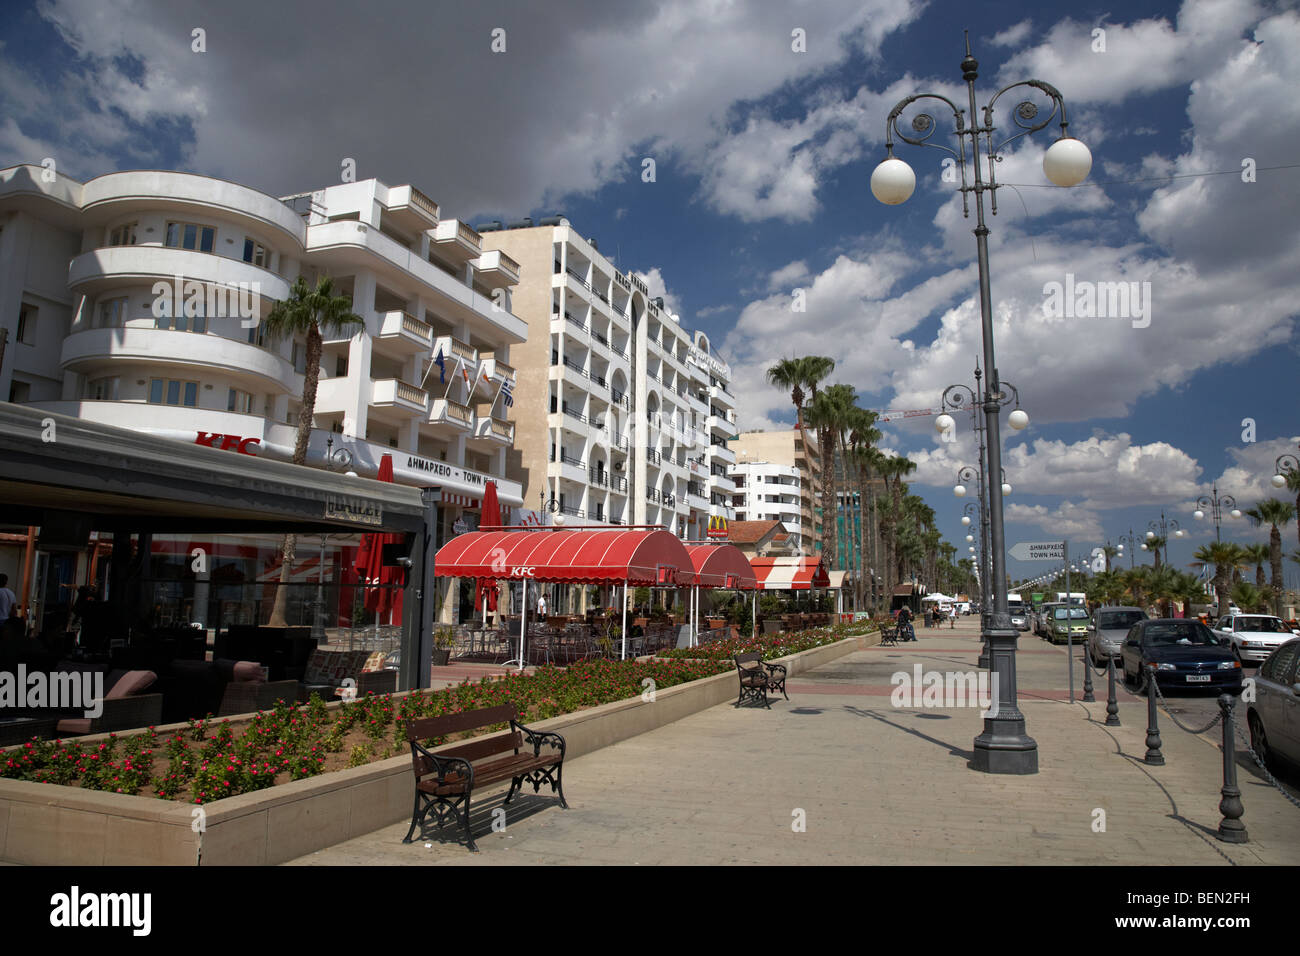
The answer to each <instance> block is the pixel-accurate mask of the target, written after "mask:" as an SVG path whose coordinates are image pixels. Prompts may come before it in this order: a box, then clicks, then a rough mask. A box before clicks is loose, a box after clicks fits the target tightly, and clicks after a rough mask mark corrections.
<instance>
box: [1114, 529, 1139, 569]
mask: <svg viewBox="0 0 1300 956" xmlns="http://www.w3.org/2000/svg"><path fill="white" fill-rule="evenodd" d="M1115 540H1116V541H1117V542H1119V543H1118V544H1117V545H1116V547H1117V548H1118V549H1119V550H1120V552H1121V553H1122V552H1123V551H1124V545H1126V544H1127V545H1128V566H1129V570H1132V569H1133V568H1135V567H1136V566H1137V555H1136V554H1135V553H1134V552H1136V551H1137V550H1138V548H1145V547H1146V545H1144V544H1143V543H1142V541H1141V539H1140V538H1138V537H1137V536H1136V535H1134V534H1133V529H1132V528H1129V529H1128V534H1122V535H1120V536H1119V537H1118V538H1116V539H1115Z"/></svg>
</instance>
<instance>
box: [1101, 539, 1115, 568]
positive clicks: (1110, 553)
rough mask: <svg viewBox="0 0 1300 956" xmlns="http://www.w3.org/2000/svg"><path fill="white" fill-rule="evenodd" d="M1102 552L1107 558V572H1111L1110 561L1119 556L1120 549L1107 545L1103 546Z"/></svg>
mask: <svg viewBox="0 0 1300 956" xmlns="http://www.w3.org/2000/svg"><path fill="white" fill-rule="evenodd" d="M1101 551H1102V554H1103V555H1105V558H1106V570H1107V571H1109V570H1110V559H1111V558H1113V557H1115V556H1116V555H1117V554H1119V548H1117V547H1115V546H1114V545H1112V544H1107V545H1102V549H1101Z"/></svg>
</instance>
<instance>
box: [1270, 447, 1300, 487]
mask: <svg viewBox="0 0 1300 956" xmlns="http://www.w3.org/2000/svg"><path fill="white" fill-rule="evenodd" d="M1273 468H1274V472H1273V477H1272V478H1270V479H1269V481H1271V482H1272V484H1273V487H1274V488H1285V487H1286V482H1287V478H1289V477H1290V476H1291V475H1294V474H1300V458H1297V457H1296V456H1295V455H1278V456H1277V460H1276V461H1274V462H1273Z"/></svg>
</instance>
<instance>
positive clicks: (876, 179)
mask: <svg viewBox="0 0 1300 956" xmlns="http://www.w3.org/2000/svg"><path fill="white" fill-rule="evenodd" d="M961 74H962V79H963V80H965V81H966V90H967V98H968V107H969V121H968V114H967V110H965V109H962V108H961V107H959V106H958V105H957V104H956V103H954V102H953V101H952V100H950V99H948V97H946V96H943V95H942V94H938V93H919V94H913V95H911V96H908V97H905V98H904V99H902V100H901V101H900V102H899V103H898V105H896V106H895V107H894V108H893V109H892V110H891V111H890V113H889V117H888V118H887V119H886V121H885V151H886V158H885V160H884V161H883V162H882V163H881V164H880V165H879V166H877V167H876V169H875V171H874V172H873V173H872V175H871V192H872V194H873V195H875V197H876V198H877V199H879V200H880V201H881V202H883V203H885V204H887V205H897V204H898V203H902V202H905V201H906V200H907V198H908V197H909V196H911V194H912V191H913V190H914V189H915V188H916V174H915V173H914V172H913V171H912V169H911V167H910V166H908V165H907V163H905V162H903V161H902V160H901V159H897V158H895V156H894V137H895V135H897V137H898V138H899V139H901V140H902V141H903V142H905V143H911V144H912V145H914V146H933V147H935V148H937V149H942V150H944V151H945V152H947V153H948V154H949V155H950V156H952V157H953V158H954V160H955V161H956V166H957V168H958V169H960V170H961V195H962V210H963V212H964V213H965V214H966V215H967V216H969V215H970V204H969V198H970V194H971V193H974V194H975V213H976V227H975V230H974V232H975V241H976V249H977V255H978V262H979V290H980V316H981V332H982V336H983V351H984V363H983V364H984V370H985V373H986V374H987V376H988V380H987V382H986V384H985V388H984V393H983V395H982V396H981V399H982V402H981V404H982V407H983V409H984V422H985V430H986V431H987V443H988V450H987V473H988V474H989V475H990V476H992V475H1000V474H1001V473H1002V440H1001V434H1000V430H999V429H1000V424H1001V423H1000V422H999V420H998V413H999V411H1000V410H1001V404H1000V402H999V399H1000V396H1001V395H1002V388H1001V385H1000V383H999V375H998V366H997V361H996V359H995V356H994V350H993V297H992V291H991V288H990V280H989V250H988V234H989V230H988V226H987V225H985V223H984V193H986V192H987V193H989V194H990V195H989V199H990V207H991V211H992V213H993V214H994V215H997V211H998V207H997V192H996V190H997V179H996V172H995V166H996V162H997V160H998V159H1000V158H1001V153H1002V150H1003V149H1004V148H1005V147H1006V146H1007V145H1008V144H1009V143H1011V142H1013V141H1014V140H1016V139H1019V138H1020V137H1021V136H1025V135H1027V134H1029V133H1033V132H1036V131H1038V130H1041V129H1044V128H1045V127H1047V126H1048V125H1049V124H1051V123H1052V121H1053V120H1055V119H1057V114H1058V113H1059V114H1060V126H1061V136H1060V139H1058V140H1057V141H1056V142H1055V143H1053V144H1052V146H1051V147H1050V148H1049V149H1048V150H1047V152H1046V155H1045V156H1044V157H1043V171H1044V172H1045V173H1046V174H1047V178H1048V179H1050V180H1051V181H1052V182H1053V183H1055V184H1056V185H1058V186H1074V185H1077V184H1078V183H1081V182H1082V181H1083V180H1084V179H1085V178H1086V177H1087V175H1088V171H1089V169H1091V168H1092V156H1091V154H1090V153H1089V152H1088V148H1087V147H1086V146H1084V145H1083V143H1081V142H1079V141H1078V140H1077V139H1074V138H1072V137H1071V136H1070V135H1069V122H1068V120H1067V119H1066V110H1065V99H1064V97H1062V96H1061V94H1060V92H1059V91H1058V90H1057V89H1056V88H1055V87H1053V86H1051V85H1050V84H1047V83H1044V82H1042V81H1041V80H1023V81H1021V82H1019V83H1013V84H1011V85H1010V86H1006V87H1004V88H1003V89H1001V90H999V91H998V92H997V93H995V94H994V95H993V97H992V99H990V100H989V101H988V102H987V104H986V105H985V106H984V107H983V111H982V120H981V119H979V118H978V117H980V115H981V114H980V112H978V111H977V109H976V104H975V80H976V79H977V78H978V76H979V61H977V60H976V59H975V57H973V56H971V53H970V38H969V34H968V35H967V40H966V56H965V57H964V58H963V59H962V61H961ZM1021 87H1029V88H1032V89H1034V90H1037V91H1038V93H1039V94H1042V95H1045V96H1046V97H1047V98H1049V99H1050V100H1051V110H1050V112H1049V113H1048V114H1047V116H1046V117H1045V118H1042V119H1040V118H1039V113H1040V109H1039V107H1038V106H1037V105H1035V104H1034V103H1032V102H1030V101H1028V100H1024V101H1022V102H1020V103H1019V104H1018V105H1017V106H1016V107H1015V108H1014V110H1013V111H1012V113H1011V117H1012V120H1013V122H1014V123H1015V126H1016V128H1017V131H1016V132H1015V133H1014V135H1012V136H1011V137H1009V138H1008V139H1006V140H1005V141H1003V142H1001V143H995V142H994V139H993V136H994V132H995V130H996V127H994V125H993V113H994V107H995V106H996V104H997V102H998V100H1000V99H1001V98H1002V96H1003V95H1004V94H1006V93H1007V92H1008V91H1010V90H1013V89H1018V88H1021ZM921 99H933V100H938V101H939V102H940V103H942V104H944V105H945V106H946V107H948V109H950V110H951V111H952V115H953V120H954V132H955V134H956V136H957V140H958V145H959V149H956V150H954V149H952V148H950V147H947V146H943V145H941V144H939V143H931V142H929V140H930V139H931V138H932V137H933V136H934V134H935V132H936V130H937V126H936V124H935V119H934V117H933V116H931V115H929V114H928V113H918V114H917V115H916V116H915V117H914V118H913V119H912V122H911V133H905V132H903V130H902V129H901V128H900V127H899V119H900V117H901V116H902V114H903V111H904V110H906V109H907V108H908V107H909V106H911V104H913V103H915V102H916V101H917V100H921ZM967 157H969V159H970V163H969V167H970V168H969V170H968V167H967ZM985 168H987V172H988V181H987V182H985V180H984V172H985ZM968 173H973V176H974V183H973V184H972V183H971V182H970V181H969V179H968ZM988 510H989V550H990V557H991V558H992V561H991V567H989V568H988V569H987V570H988V572H989V574H990V575H991V578H992V580H991V581H990V584H991V587H992V596H993V608H992V610H991V612H990V614H989V616H988V618H987V619H986V620H987V626H986V628H985V637H986V639H987V641H988V645H989V648H990V654H991V657H992V665H993V670H994V671H995V672H996V674H997V675H998V698H999V699H998V709H997V711H996V714H994V713H993V712H990V716H988V717H986V718H985V719H984V732H983V733H982V734H980V735H979V736H978V737H976V738H975V746H974V749H975V753H974V757H973V759H972V760H971V766H972V767H973V768H974V769H976V770H980V771H984V772H986V773H1013V774H1029V773H1037V772H1038V744H1037V743H1035V742H1034V740H1033V739H1032V738H1031V737H1029V736H1028V735H1027V734H1026V733H1025V717H1024V714H1022V713H1021V712H1020V709H1019V707H1018V706H1017V702H1016V696H1017V694H1016V643H1017V640H1018V638H1019V634H1020V632H1019V631H1017V630H1016V628H1015V627H1014V626H1013V625H1012V623H1011V616H1010V614H1009V613H1008V612H1007V580H1006V553H1005V540H1004V530H1003V522H1002V497H1001V496H1000V495H990V496H989V499H988Z"/></svg>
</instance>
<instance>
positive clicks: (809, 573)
mask: <svg viewBox="0 0 1300 956" xmlns="http://www.w3.org/2000/svg"><path fill="white" fill-rule="evenodd" d="M749 563H750V564H751V565H752V566H753V568H754V574H755V575H757V576H758V586H759V587H760V588H762V589H763V590H764V591H808V590H811V589H812V588H824V587H829V586H830V583H831V579H830V575H829V574H827V573H826V567H825V565H823V564H822V559H821V558H812V557H807V556H803V555H799V556H793V557H781V558H750V559H749Z"/></svg>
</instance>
